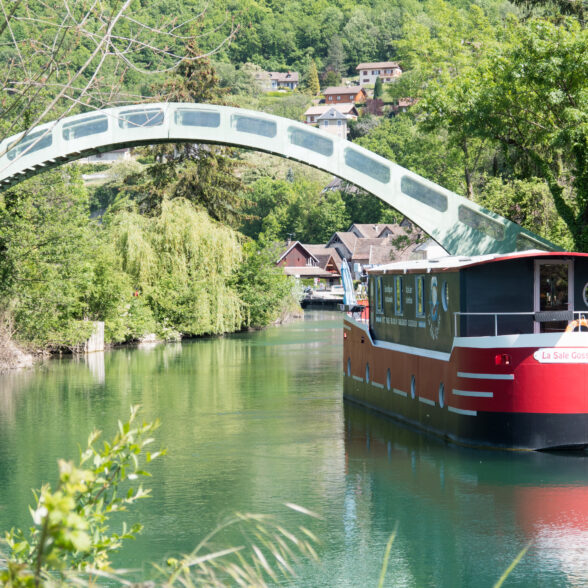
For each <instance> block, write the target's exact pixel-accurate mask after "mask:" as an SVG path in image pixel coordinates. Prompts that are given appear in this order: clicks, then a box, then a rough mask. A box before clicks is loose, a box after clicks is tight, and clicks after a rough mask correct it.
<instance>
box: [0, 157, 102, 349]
mask: <svg viewBox="0 0 588 588" xmlns="http://www.w3.org/2000/svg"><path fill="white" fill-rule="evenodd" d="M97 249H98V247H97V243H96V240H95V239H94V234H93V231H92V229H91V223H90V219H89V215H88V195H87V192H86V190H85V189H84V186H83V183H82V180H81V175H80V174H79V172H78V171H76V169H75V168H72V167H67V168H64V169H61V170H58V171H57V170H56V171H52V172H49V173H48V174H45V175H44V177H43V179H41V178H40V177H36V178H33V179H31V180H28V181H26V182H23V183H22V184H20V185H18V186H16V187H14V188H12V189H11V190H9V191H7V192H5V193H3V194H1V195H0V301H1V302H0V311H5V312H9V313H10V315H11V316H12V317H14V323H15V336H16V338H17V339H18V340H20V341H21V342H29V343H34V344H35V345H36V346H37V347H38V348H46V349H59V348H66V347H69V348H75V347H76V346H78V345H80V344H81V343H83V341H84V340H86V339H87V338H88V337H89V335H90V333H91V331H92V326H91V324H90V323H89V322H87V321H84V320H83V319H84V318H89V312H90V309H89V306H88V301H87V298H86V297H87V296H88V295H89V293H90V292H91V290H92V280H93V268H92V259H93V258H94V256H95V254H96V251H97Z"/></svg>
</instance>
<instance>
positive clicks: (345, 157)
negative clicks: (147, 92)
mask: <svg viewBox="0 0 588 588" xmlns="http://www.w3.org/2000/svg"><path fill="white" fill-rule="evenodd" d="M182 141H188V142H193V143H218V144H222V145H231V146H236V147H244V148H247V149H254V150H256V151H265V152H267V153H272V154H274V155H279V156H281V157H286V158H288V159H293V160H296V161H299V162H301V163H305V164H307V165H311V166H313V167H316V168H318V169H321V170H323V171H326V172H329V173H331V174H333V175H335V176H338V177H339V178H342V179H343V180H346V181H348V182H351V183H352V184H355V185H356V186H358V187H360V188H362V189H363V190H365V191H367V192H369V193H371V194H373V195H374V196H377V197H378V198H380V199H381V200H383V201H384V202H386V203H387V204H389V205H390V206H391V207H393V208H395V209H396V210H398V211H399V212H401V213H402V214H404V215H406V216H407V217H408V218H409V219H411V220H412V221H413V222H414V223H415V224H417V225H418V226H420V227H421V228H422V229H423V230H424V231H425V232H427V233H428V234H429V235H431V237H433V239H435V240H436V241H437V242H438V243H439V244H440V245H441V246H442V247H444V248H445V249H446V250H447V251H448V252H449V253H450V254H452V255H479V254H485V253H509V252H512V251H520V250H526V249H543V250H552V251H559V250H560V248H559V247H557V246H556V245H554V244H553V243H550V242H549V241H547V240H545V239H543V238H542V237H539V236H538V235H535V234H533V233H531V232H529V231H526V230H525V229H523V228H522V227H520V226H519V225H517V224H515V223H513V222H511V221H508V220H507V219H505V218H503V217H501V216H499V215H497V214H495V213H493V212H490V211H489V210H486V209H484V208H482V207H480V206H478V205H476V204H475V203H474V202H471V201H470V200H467V199H466V198H463V197H462V196H458V195H457V194H455V193H453V192H451V191H449V190H446V189H445V188H442V187H441V186H438V185H437V184H435V183H433V182H430V181H429V180H426V179H424V178H422V177H421V176H419V175H418V174H415V173H413V172H411V171H409V170H407V169H404V168H402V167H400V166H399V165H396V164H395V163H393V162H391V161H388V160H387V159H384V158H383V157H380V156H379V155H376V154H375V153H372V152H371V151H368V150H367V149H363V148H362V147H359V146H358V145H355V144H354V143H350V142H349V141H346V140H344V139H340V138H339V137H335V136H334V135H331V134H328V133H325V132H323V131H320V130H317V129H314V128H312V127H309V126H307V125H305V124H302V123H298V122H294V121H292V120H289V119H286V118H282V117H279V116H273V115H270V114H265V113H261V112H254V111H249V110H243V109H239V108H230V107H227V106H215V105H210V104H180V103H177V104H173V103H168V104H147V105H145V104H141V105H135V106H123V107H118V108H110V109H105V110H98V111H95V112H92V113H86V114H79V115H76V116H72V117H68V118H63V119H61V120H58V121H54V122H51V123H47V124H44V125H41V126H39V127H36V128H34V129H32V130H31V131H30V132H29V133H28V134H26V135H24V136H23V135H22V134H19V135H15V136H13V137H9V138H7V139H4V140H3V141H2V142H1V143H0V154H2V156H1V157H0V190H3V189H5V188H7V187H9V186H11V185H13V184H15V183H17V182H19V181H21V180H23V179H25V178H27V177H29V176H32V175H34V174H36V173H39V172H41V171H43V170H45V169H48V168H50V167H53V166H56V165H60V164H62V163H64V162H67V161H73V160H76V159H79V158H81V157H87V156H88V155H92V154H95V153H104V152H107V151H112V150H113V149H120V148H122V147H132V146H136V145H152V144H154V143H168V142H176V143H177V142H182Z"/></svg>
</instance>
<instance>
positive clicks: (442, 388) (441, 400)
mask: <svg viewBox="0 0 588 588" xmlns="http://www.w3.org/2000/svg"><path fill="white" fill-rule="evenodd" d="M444 405H445V384H444V383H443V382H441V383H440V384H439V406H440V407H441V408H443V406H444Z"/></svg>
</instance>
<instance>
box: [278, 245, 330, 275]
mask: <svg viewBox="0 0 588 588" xmlns="http://www.w3.org/2000/svg"><path fill="white" fill-rule="evenodd" d="M276 265H280V266H282V267H283V268H284V272H285V273H286V274H287V275H289V276H295V277H297V278H317V279H322V280H325V281H326V282H327V283H328V284H329V285H332V284H333V283H339V280H340V278H341V260H340V258H339V257H338V256H337V252H336V251H335V250H333V249H330V248H328V247H326V246H325V245H305V244H303V243H300V242H299V241H289V242H288V243H287V244H286V248H285V251H284V252H283V253H282V255H281V256H280V257H279V259H278V261H277V262H276Z"/></svg>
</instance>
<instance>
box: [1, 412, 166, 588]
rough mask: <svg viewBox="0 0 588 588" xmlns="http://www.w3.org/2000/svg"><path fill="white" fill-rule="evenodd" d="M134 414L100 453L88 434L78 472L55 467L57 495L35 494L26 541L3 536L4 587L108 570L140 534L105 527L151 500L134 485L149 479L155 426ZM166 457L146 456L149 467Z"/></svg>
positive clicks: (18, 535)
mask: <svg viewBox="0 0 588 588" xmlns="http://www.w3.org/2000/svg"><path fill="white" fill-rule="evenodd" d="M138 410H139V409H138V407H137V406H135V407H132V408H131V415H130V418H129V420H128V421H127V422H125V423H120V422H119V431H118V433H117V434H116V435H115V437H114V438H113V439H112V441H111V442H110V443H107V442H105V443H104V444H103V447H102V448H98V447H97V446H96V444H97V442H98V440H99V436H100V434H99V433H98V432H94V433H92V434H91V435H90V437H89V439H88V446H87V448H86V449H85V450H84V451H82V452H81V454H80V462H79V465H78V466H76V465H74V464H73V462H71V461H65V460H60V461H59V483H58V485H57V489H56V490H55V491H52V490H51V488H50V486H49V485H45V486H43V488H41V490H40V491H39V492H38V493H37V494H36V497H37V502H36V506H35V507H34V508H31V517H32V519H33V525H34V526H33V528H32V531H31V535H30V537H28V538H27V537H26V536H25V534H24V533H23V532H22V531H20V530H12V531H10V532H9V533H7V534H6V543H7V545H8V547H9V549H10V555H9V560H8V561H9V565H8V569H7V571H5V572H3V574H4V575H3V577H2V579H3V580H4V581H5V582H6V579H7V578H8V577H9V576H10V575H12V581H13V582H14V584H13V585H15V586H26V585H30V583H31V582H32V583H35V584H36V583H38V582H39V580H40V579H41V578H44V577H45V575H46V574H50V573H53V572H55V571H59V572H62V573H66V571H67V570H75V569H77V570H90V569H94V568H95V569H97V570H108V569H109V568H110V560H109V554H110V553H111V552H112V551H115V550H117V549H118V548H119V547H120V546H121V542H122V540H123V539H130V538H133V537H134V536H135V534H136V533H138V532H139V531H140V530H141V525H139V524H134V525H133V526H132V527H131V528H130V529H128V528H127V525H126V523H123V525H122V530H121V532H120V533H116V532H113V533H111V532H109V528H108V524H107V523H108V520H109V514H110V513H113V512H117V511H121V510H126V507H127V506H128V505H131V504H133V503H134V502H135V501H137V500H139V499H141V498H145V497H147V496H149V490H146V489H144V488H143V487H142V486H141V485H140V484H139V485H138V486H136V485H134V482H135V481H136V480H138V479H140V478H142V477H145V476H149V475H150V474H149V473H148V472H147V471H145V470H144V469H143V468H142V465H141V463H142V461H143V455H144V448H145V447H146V446H147V445H149V444H150V443H152V442H153V438H152V437H151V434H152V433H153V431H154V430H155V429H156V428H157V427H158V426H159V423H158V422H157V421H154V422H152V423H140V422H139V421H138ZM164 453H165V451H163V450H161V451H157V452H155V453H152V454H150V456H149V462H151V461H153V459H155V458H156V457H158V456H161V455H163V454H164ZM83 466H86V467H85V468H84V467H83ZM127 486H128V487H127ZM125 487H126V491H125V492H124V493H123V492H121V491H122V490H123V488H125ZM0 576H1V575H0Z"/></svg>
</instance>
